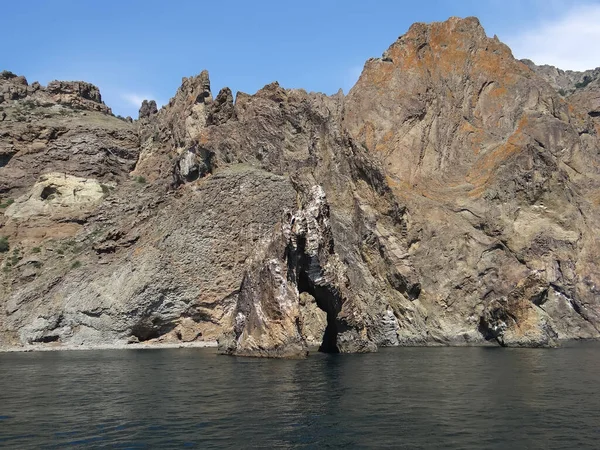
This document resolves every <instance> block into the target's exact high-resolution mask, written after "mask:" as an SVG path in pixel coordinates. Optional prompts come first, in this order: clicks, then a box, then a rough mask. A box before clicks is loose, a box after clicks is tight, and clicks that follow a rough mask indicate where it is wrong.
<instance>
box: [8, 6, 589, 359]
mask: <svg viewBox="0 0 600 450" xmlns="http://www.w3.org/2000/svg"><path fill="white" fill-rule="evenodd" d="M585 77H591V81H582V80H587V78H585ZM597 81H598V77H597V76H596V71H589V73H587V72H586V73H584V74H578V73H571V72H562V71H559V70H557V69H553V68H548V67H541V68H539V67H537V66H535V65H534V64H533V63H531V62H529V61H524V62H523V61H518V60H516V59H514V58H513V56H512V54H511V52H510V49H509V48H508V47H506V46H505V45H504V44H502V43H501V42H499V41H498V40H497V39H496V38H488V37H487V36H486V34H485V32H484V30H483V29H482V27H481V26H480V24H479V22H478V21H477V19H474V18H467V19H457V18H452V19H449V20H448V21H446V22H443V23H433V24H415V25H413V26H412V27H411V29H410V30H409V31H408V32H407V33H406V34H405V35H403V36H401V37H400V38H399V39H398V40H397V41H396V42H395V43H394V44H392V46H391V47H390V48H389V49H388V50H387V51H386V52H385V53H384V54H383V56H382V58H374V59H371V60H369V61H367V63H366V65H365V68H364V70H363V73H362V75H361V77H360V79H359V81H358V82H357V84H356V85H355V86H354V87H353V88H352V90H351V91H350V93H349V94H348V96H344V95H343V93H341V92H339V93H338V94H336V95H333V96H326V95H323V94H316V93H307V92H305V91H303V90H297V89H284V88H282V87H281V86H279V85H278V84H277V83H272V84H269V85H267V86H265V87H264V88H263V89H261V90H259V91H258V92H257V93H256V94H254V95H248V94H245V93H242V92H239V93H237V95H236V97H235V100H234V97H233V94H232V92H231V90H230V89H228V88H224V89H222V90H221V92H219V94H218V95H217V96H216V97H215V98H213V95H212V93H211V89H210V80H209V76H208V72H206V71H204V72H202V73H201V74H200V75H198V76H196V77H191V78H184V79H183V81H182V85H181V87H180V88H179V90H178V91H177V93H176V95H175V96H174V97H173V98H172V99H171V101H170V102H169V104H168V105H166V106H165V107H163V108H161V109H160V110H158V108H157V107H156V103H155V102H153V101H144V103H143V104H142V106H141V108H140V114H139V120H137V121H135V122H133V123H130V122H129V121H126V120H121V119H119V118H116V117H114V116H113V115H112V113H111V111H110V109H109V108H107V107H106V106H105V105H104V104H103V103H102V102H101V97H100V93H99V91H98V90H97V88H95V87H94V86H92V85H89V84H87V83H82V82H75V83H71V82H68V83H66V82H53V83H51V84H50V85H49V86H48V87H43V86H40V85H39V84H37V83H34V84H32V85H31V86H30V85H28V83H27V81H26V80H25V79H24V78H23V77H17V76H15V75H13V74H11V73H8V72H3V73H2V74H1V75H0V99H2V101H1V102H0V109H2V112H1V113H0V114H2V117H4V119H3V121H2V122H0V193H1V195H2V203H1V204H0V206H2V208H3V209H2V211H3V212H4V214H3V216H2V217H1V221H0V226H1V227H2V228H1V229H0V235H1V236H6V239H5V240H4V241H3V242H0V249H4V250H6V251H4V252H2V253H0V264H1V265H2V268H3V271H2V275H1V276H0V280H1V287H0V289H1V290H0V299H1V300H0V307H1V309H0V345H1V346H19V345H21V346H26V345H28V344H32V343H47V344H48V345H60V344H92V345H93V344H106V343H125V342H139V341H148V342H192V341H198V340H215V339H217V338H219V344H220V351H221V352H223V353H227V354H235V355H246V356H269V357H304V356H305V355H306V354H307V351H308V350H309V348H310V347H313V346H315V345H318V346H319V347H320V349H321V350H322V351H328V352H364V351H375V350H376V349H377V348H378V347H381V346H395V345H502V346H554V345H557V344H558V343H560V341H561V340H564V339H573V338H574V339H581V338H598V337H600V332H599V328H598V327H599V324H600V293H599V291H598V289H599V288H598V286H600V271H599V270H598V267H597V261H598V258H599V256H600V248H599V246H600V244H599V243H598V240H597V238H596V236H597V235H598V223H600V220H599V219H600V217H599V216H600V212H599V208H600V173H599V169H600V163H599V160H598V158H599V154H600V144H599V140H598V132H599V131H600V129H599V126H598V122H597V120H598V117H597V114H596V113H595V111H596V109H597V105H595V103H594V101H595V100H594V98H595V97H593V95H591V94H590V95H588V94H589V93H588V91H589V92H592V93H593V92H595V91H594V89H595V86H596V84H597ZM583 82H585V83H586V85H585V86H581V83H583ZM559 91H560V92H559ZM584 91H585V92H584ZM6 247H8V248H6Z"/></svg>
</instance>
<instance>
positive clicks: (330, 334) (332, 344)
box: [297, 255, 341, 353]
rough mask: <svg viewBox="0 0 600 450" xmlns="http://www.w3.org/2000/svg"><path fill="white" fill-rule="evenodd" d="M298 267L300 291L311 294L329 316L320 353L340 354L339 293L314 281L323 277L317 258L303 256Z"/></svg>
mask: <svg viewBox="0 0 600 450" xmlns="http://www.w3.org/2000/svg"><path fill="white" fill-rule="evenodd" d="M298 266H299V267H298V280H297V283H298V291H299V292H300V293H303V292H306V293H308V294H310V295H311V296H312V297H313V298H314V299H315V301H316V303H317V306H318V307H319V309H321V310H322V311H325V313H326V314H327V326H326V327H325V332H324V333H323V339H322V340H321V345H320V346H319V351H320V352H322V353H339V352H340V351H339V348H338V345H337V338H338V323H337V315H338V313H339V311H340V304H341V302H340V296H339V293H338V292H337V290H335V289H334V288H332V287H331V286H329V285H319V284H318V283H315V281H314V280H319V279H320V278H321V275H322V271H321V266H320V265H319V264H318V261H317V258H315V257H312V258H311V257H310V256H308V255H302V257H300V261H299V264H298Z"/></svg>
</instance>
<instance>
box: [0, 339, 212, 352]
mask: <svg viewBox="0 0 600 450" xmlns="http://www.w3.org/2000/svg"><path fill="white" fill-rule="evenodd" d="M216 347H217V341H205V342H180V343H154V344H151V343H133V344H99V345H68V344H67V345H65V344H56V345H51V344H50V345H48V344H41V345H28V346H22V347H5V348H3V347H0V353H20V352H23V353H28V352H58V351H78V350H158V349H166V348H216Z"/></svg>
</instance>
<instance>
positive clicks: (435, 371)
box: [0, 344, 600, 449]
mask: <svg viewBox="0 0 600 450" xmlns="http://www.w3.org/2000/svg"><path fill="white" fill-rule="evenodd" d="M599 350H600V346H598V345H590V344H587V345H581V346H574V347H572V348H565V349H558V350H544V349H538V350H530V349H522V350H519V349H515V350H513V349H511V350H505V349H498V350H495V351H490V350H489V349H481V348H397V349H386V350H383V351H381V352H379V353H375V354H368V355H320V354H318V355H314V356H311V357H310V358H308V359H307V360H303V361H274V360H260V359H241V358H230V357H218V356H216V355H215V354H214V350H212V349H171V350H155V351H89V352H86V351H82V352H51V353H27V354H0V380H1V381H0V446H5V447H9V448H32V447H33V448H37V447H43V448H62V447H65V446H71V447H77V446H81V447H109V448H184V447H189V448H195V447H196V448H222V447H240V448H247V447H257V446H261V447H272V448H281V447H284V448H322V447H324V448H327V447H342V446H346V447H377V446H379V447H391V448H403V447H404V448H439V447H444V448H449V449H452V448H456V449H458V448H460V449H480V448H507V447H508V448H511V447H512V448H532V449H537V448H540V449H542V448H544V449H547V448H557V449H559V448H561V449H570V448H575V447H577V448H597V445H596V444H597V442H598V439H599V438H600V426H599V425H598V424H600V395H599V394H600V392H599V391H600V352H599ZM14 380H19V383H15V382H14Z"/></svg>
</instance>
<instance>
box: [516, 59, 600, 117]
mask: <svg viewBox="0 0 600 450" xmlns="http://www.w3.org/2000/svg"><path fill="white" fill-rule="evenodd" d="M523 62H524V63H525V64H527V65H528V66H529V68H531V70H533V71H534V72H535V73H537V74H538V75H539V76H540V77H542V78H543V79H544V80H546V81H547V82H548V83H549V84H550V85H551V86H552V87H553V88H554V89H556V90H557V91H558V92H559V93H560V94H561V95H563V96H565V97H566V98H567V99H568V101H569V103H571V104H572V105H574V106H575V107H578V108H580V110H581V111H582V112H584V113H587V114H588V115H589V116H590V117H592V118H593V119H594V120H595V121H596V123H597V124H600V67H597V68H596V69H593V70H586V71H585V72H575V71H572V70H567V71H564V70H561V69H558V68H556V67H553V66H548V65H544V66H536V65H535V64H534V63H533V62H532V61H529V60H523Z"/></svg>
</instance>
